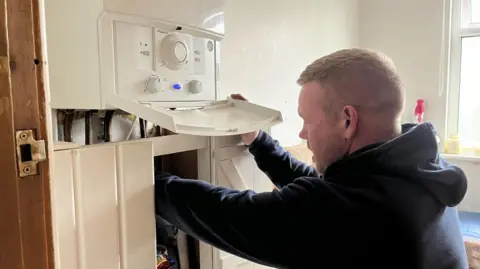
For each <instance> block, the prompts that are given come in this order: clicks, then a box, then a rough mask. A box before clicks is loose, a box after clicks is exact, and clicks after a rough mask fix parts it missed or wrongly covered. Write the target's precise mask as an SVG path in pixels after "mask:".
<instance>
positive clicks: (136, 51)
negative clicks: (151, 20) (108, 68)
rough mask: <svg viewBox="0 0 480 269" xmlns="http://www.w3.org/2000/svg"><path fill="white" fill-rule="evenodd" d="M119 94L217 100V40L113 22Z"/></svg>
mask: <svg viewBox="0 0 480 269" xmlns="http://www.w3.org/2000/svg"><path fill="white" fill-rule="evenodd" d="M114 35H115V37H114V43H115V44H114V47H115V48H114V54H115V55H114V59H115V91H116V94H118V95H120V96H122V97H125V98H128V99H131V100H134V101H138V102H184V101H214V100H216V78H215V73H216V72H215V67H216V64H215V41H214V40H210V39H207V38H203V37H194V36H192V35H189V34H187V33H183V32H181V31H178V32H168V31H164V30H162V29H160V28H155V27H148V26H143V25H138V24H133V23H127V22H118V21H117V22H115V25H114Z"/></svg>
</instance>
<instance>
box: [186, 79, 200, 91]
mask: <svg viewBox="0 0 480 269" xmlns="http://www.w3.org/2000/svg"><path fill="white" fill-rule="evenodd" d="M188 89H189V90H190V92H191V93H193V94H196V93H201V92H202V91H203V87H202V82H201V81H199V80H192V81H190V83H188Z"/></svg>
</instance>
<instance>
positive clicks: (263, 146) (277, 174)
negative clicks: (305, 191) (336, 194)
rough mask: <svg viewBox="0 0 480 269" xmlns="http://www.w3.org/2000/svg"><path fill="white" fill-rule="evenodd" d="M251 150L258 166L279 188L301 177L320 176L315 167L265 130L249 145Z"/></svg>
mask: <svg viewBox="0 0 480 269" xmlns="http://www.w3.org/2000/svg"><path fill="white" fill-rule="evenodd" d="M249 151H250V153H252V154H253V156H254V158H255V161H256V163H257V166H258V168H260V170H262V171H263V172H264V173H265V174H266V175H267V176H268V177H269V178H270V180H271V181H272V182H273V184H275V185H276V186H277V187H279V188H282V187H284V186H286V185H288V184H290V183H292V182H293V181H294V180H295V179H296V178H299V177H318V176H319V175H318V173H317V171H316V170H315V168H313V167H312V166H310V165H308V164H306V163H303V162H301V161H299V160H297V159H295V158H294V157H292V155H291V154H290V153H289V152H287V151H286V150H285V149H284V148H283V147H282V146H280V144H279V143H278V141H277V140H274V139H273V138H272V137H271V136H270V135H268V134H267V133H265V132H262V131H260V133H259V134H258V137H257V139H255V141H253V143H252V144H251V145H250V146H249Z"/></svg>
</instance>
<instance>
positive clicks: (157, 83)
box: [145, 75, 162, 93]
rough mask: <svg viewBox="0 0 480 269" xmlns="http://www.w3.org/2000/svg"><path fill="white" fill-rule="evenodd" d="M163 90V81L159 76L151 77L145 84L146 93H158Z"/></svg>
mask: <svg viewBox="0 0 480 269" xmlns="http://www.w3.org/2000/svg"><path fill="white" fill-rule="evenodd" d="M161 90H162V80H161V79H160V78H159V77H158V76H155V75H153V76H150V77H148V78H147V81H146V83H145V91H146V92H149V93H157V92H159V91H161Z"/></svg>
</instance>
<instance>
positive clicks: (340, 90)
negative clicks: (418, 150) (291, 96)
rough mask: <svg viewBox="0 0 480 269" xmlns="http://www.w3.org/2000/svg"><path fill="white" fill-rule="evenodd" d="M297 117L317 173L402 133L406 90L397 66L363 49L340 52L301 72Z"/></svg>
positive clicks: (321, 59)
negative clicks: (401, 122)
mask: <svg viewBox="0 0 480 269" xmlns="http://www.w3.org/2000/svg"><path fill="white" fill-rule="evenodd" d="M297 82H298V84H299V85H300V86H302V90H301V92H300V97H299V101H298V113H299V114H300V117H302V119H303V121H304V124H303V128H302V130H301V132H300V138H302V139H306V140H307V141H308V145H309V148H310V150H311V151H312V152H313V155H314V158H315V163H316V166H317V169H318V170H319V172H321V173H323V172H324V170H325V169H326V168H327V166H329V165H330V164H331V163H333V162H335V161H337V160H339V159H341V158H343V157H345V156H347V155H348V154H350V153H353V152H354V151H356V150H358V149H360V148H362V147H364V146H367V145H369V144H373V143H378V142H383V141H387V140H389V139H392V138H394V137H395V136H397V135H398V134H399V133H400V116H401V113H402V112H403V109H404V99H405V98H404V91H403V87H402V85H401V82H400V79H399V77H398V75H397V73H396V71H395V68H394V66H393V63H392V61H391V60H390V59H388V58H387V57H386V56H384V55H381V54H380V53H376V52H372V51H369V50H364V49H345V50H339V51H336V52H334V53H332V54H329V55H327V56H324V57H322V58H320V59H318V60H316V61H314V62H313V63H312V64H310V65H309V66H307V68H306V69H305V70H304V71H303V72H302V74H301V75H300V78H299V79H298V81H297Z"/></svg>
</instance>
